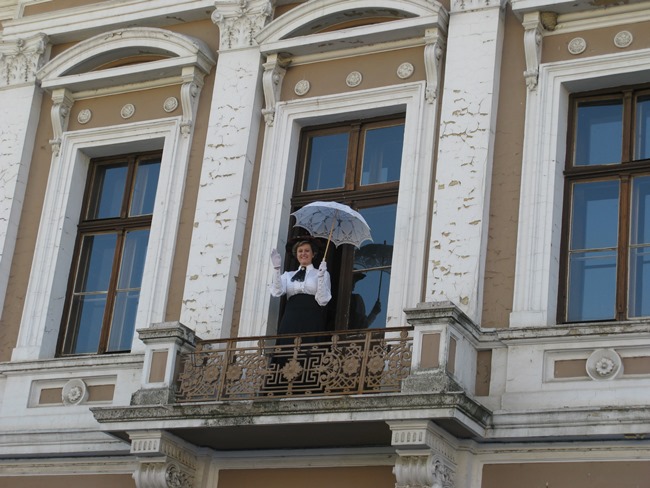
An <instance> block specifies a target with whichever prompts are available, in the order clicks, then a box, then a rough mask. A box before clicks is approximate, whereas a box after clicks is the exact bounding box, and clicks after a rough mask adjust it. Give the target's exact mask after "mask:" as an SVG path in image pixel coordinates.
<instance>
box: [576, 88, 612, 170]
mask: <svg viewBox="0 0 650 488" xmlns="http://www.w3.org/2000/svg"><path fill="white" fill-rule="evenodd" d="M622 143H623V104H622V101H621V100H610V101H606V102H603V101H599V102H584V103H580V104H579V105H578V115H577V121H576V149H575V162H574V164H575V165H576V166H585V165H596V164H611V163H618V162H620V161H621V150H622Z"/></svg>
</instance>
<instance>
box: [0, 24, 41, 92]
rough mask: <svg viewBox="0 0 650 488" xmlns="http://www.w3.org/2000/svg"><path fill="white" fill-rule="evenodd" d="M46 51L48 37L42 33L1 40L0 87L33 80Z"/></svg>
mask: <svg viewBox="0 0 650 488" xmlns="http://www.w3.org/2000/svg"><path fill="white" fill-rule="evenodd" d="M48 51H49V50H48V38H47V36H46V35H44V34H38V35H36V36H34V37H31V38H29V39H18V40H16V41H3V42H2V44H0V87H2V86H8V85H16V84H19V83H31V82H33V81H34V80H35V79H36V72H37V71H38V70H39V69H40V68H41V66H43V64H44V62H45V58H46V56H47V53H48Z"/></svg>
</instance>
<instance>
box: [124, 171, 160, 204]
mask: <svg viewBox="0 0 650 488" xmlns="http://www.w3.org/2000/svg"><path fill="white" fill-rule="evenodd" d="M159 174H160V160H152V161H143V162H141V163H139V164H138V167H137V169H136V174H135V185H134V187H133V198H132V200H131V210H130V212H129V215H132V216H133V215H149V214H152V213H153V206H154V203H155V200H156V189H157V188H158V176H159Z"/></svg>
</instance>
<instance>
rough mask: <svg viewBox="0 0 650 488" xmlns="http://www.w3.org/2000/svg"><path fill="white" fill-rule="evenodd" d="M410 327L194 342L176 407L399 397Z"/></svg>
mask: <svg viewBox="0 0 650 488" xmlns="http://www.w3.org/2000/svg"><path fill="white" fill-rule="evenodd" d="M409 330H411V329H410V328H407V327H403V328H391V329H364V330H351V331H337V332H327V333H317V334H299V335H295V336H287V335H285V336H264V337H243V338H231V339H219V340H211V341H201V342H199V343H198V344H197V348H196V351H195V352H192V353H189V354H185V355H184V356H183V358H182V362H183V370H182V372H181V374H180V375H179V377H178V385H177V388H178V389H177V400H178V401H179V402H199V401H219V400H262V399H268V398H283V397H295V396H309V395H311V396H320V395H352V394H367V393H386V392H397V391H400V387H401V380H402V379H404V378H406V377H407V376H408V375H409V373H410V368H411V351H412V339H411V338H410V337H409Z"/></svg>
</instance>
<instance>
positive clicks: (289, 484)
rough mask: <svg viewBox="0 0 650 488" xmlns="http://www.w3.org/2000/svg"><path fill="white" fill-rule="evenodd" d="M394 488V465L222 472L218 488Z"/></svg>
mask: <svg viewBox="0 0 650 488" xmlns="http://www.w3.org/2000/svg"><path fill="white" fill-rule="evenodd" d="M333 486H335V487H336V488H364V487H366V488H394V487H395V476H393V473H392V467H391V466H377V467H355V468H306V469H250V470H224V471H220V472H219V485H218V488H261V487H264V488H304V487H309V488H332V487H333Z"/></svg>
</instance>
